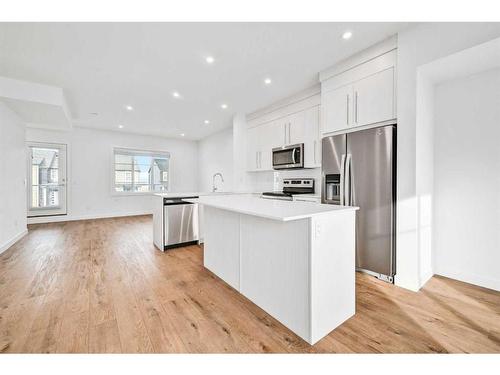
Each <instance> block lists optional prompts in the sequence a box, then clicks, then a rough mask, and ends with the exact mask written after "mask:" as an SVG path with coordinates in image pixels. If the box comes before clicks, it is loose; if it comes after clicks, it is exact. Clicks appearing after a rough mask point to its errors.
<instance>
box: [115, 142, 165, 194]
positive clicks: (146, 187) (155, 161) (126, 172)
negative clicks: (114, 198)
mask: <svg viewBox="0 0 500 375" xmlns="http://www.w3.org/2000/svg"><path fill="white" fill-rule="evenodd" d="M113 166H114V187H113V188H114V191H115V192H117V193H148V192H162V191H168V187H169V182H170V179H169V177H170V174H169V167H170V153H168V152H155V151H141V150H132V149H123V148H115V149H114V165H113Z"/></svg>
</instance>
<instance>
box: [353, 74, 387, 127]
mask: <svg viewBox="0 0 500 375" xmlns="http://www.w3.org/2000/svg"><path fill="white" fill-rule="evenodd" d="M352 88H353V92H354V108H353V109H354V116H353V117H354V118H353V120H354V123H353V124H352V125H353V126H362V125H368V124H374V123H377V122H382V121H386V120H390V119H393V118H395V113H394V68H389V69H386V70H384V71H382V72H379V73H376V74H373V75H371V76H369V77H366V78H364V79H362V80H359V81H357V82H355V83H354V84H353V85H352Z"/></svg>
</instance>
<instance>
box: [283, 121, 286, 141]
mask: <svg viewBox="0 0 500 375" xmlns="http://www.w3.org/2000/svg"><path fill="white" fill-rule="evenodd" d="M283 137H284V138H283V144H284V145H286V124H283Z"/></svg>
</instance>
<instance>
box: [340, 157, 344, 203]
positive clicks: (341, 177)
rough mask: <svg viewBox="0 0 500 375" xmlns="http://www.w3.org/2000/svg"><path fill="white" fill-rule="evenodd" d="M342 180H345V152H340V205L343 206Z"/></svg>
mask: <svg viewBox="0 0 500 375" xmlns="http://www.w3.org/2000/svg"><path fill="white" fill-rule="evenodd" d="M344 181H345V154H342V159H341V161H340V205H341V206H343V205H344V203H345V200H344V198H345V197H344Z"/></svg>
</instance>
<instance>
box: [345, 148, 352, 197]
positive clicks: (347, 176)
mask: <svg viewBox="0 0 500 375" xmlns="http://www.w3.org/2000/svg"><path fill="white" fill-rule="evenodd" d="M350 172H351V154H347V156H346V158H345V168H344V175H345V177H344V185H345V187H344V205H345V206H350V205H351V173H350Z"/></svg>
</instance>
